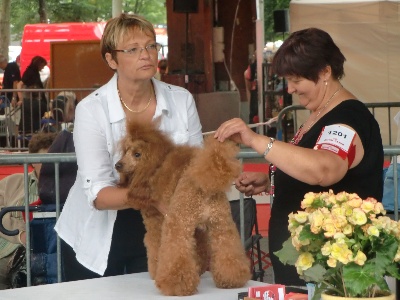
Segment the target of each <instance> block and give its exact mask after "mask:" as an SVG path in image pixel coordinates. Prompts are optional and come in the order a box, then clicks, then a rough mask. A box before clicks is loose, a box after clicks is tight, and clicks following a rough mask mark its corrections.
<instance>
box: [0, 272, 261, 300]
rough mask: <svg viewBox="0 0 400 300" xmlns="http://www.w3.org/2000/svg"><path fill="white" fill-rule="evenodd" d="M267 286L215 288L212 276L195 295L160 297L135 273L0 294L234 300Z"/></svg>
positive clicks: (73, 299)
mask: <svg viewBox="0 0 400 300" xmlns="http://www.w3.org/2000/svg"><path fill="white" fill-rule="evenodd" d="M260 285H266V283H263V282H258V281H249V282H248V283H247V285H246V286H245V287H243V288H240V289H218V288H216V287H215V285H214V282H213V279H212V277H211V274H210V273H209V272H206V273H205V274H203V275H202V277H201V282H200V285H199V287H198V293H197V294H195V295H193V296H187V297H172V296H168V297H167V296H163V295H162V294H161V293H160V292H159V290H158V289H157V287H156V286H155V284H154V281H153V280H151V279H150V276H149V274H148V273H147V272H146V273H136V274H128V275H121V276H113V277H103V278H98V279H89V280H81V281H73V282H63V283H54V284H47V285H39V286H31V287H25V288H18V289H12V290H2V291H0V299H1V300H27V299H46V300H82V299H85V300H116V299H118V300H120V299H146V300H158V299H160V300H161V299H167V300H170V299H179V300H186V299H190V300H191V299H198V300H204V299H207V300H221V299H223V300H237V299H238V293H240V292H245V291H247V288H248V287H249V286H260Z"/></svg>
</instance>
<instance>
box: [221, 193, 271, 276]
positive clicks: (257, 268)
mask: <svg viewBox="0 0 400 300" xmlns="http://www.w3.org/2000/svg"><path fill="white" fill-rule="evenodd" d="M229 202H230V205H231V212H232V218H233V221H234V222H235V224H236V227H237V229H238V231H239V233H240V200H231V201H229ZM253 231H254V233H253ZM244 234H245V243H244V249H245V250H246V252H247V255H248V256H249V257H250V259H251V270H252V274H253V275H252V280H259V281H263V279H264V273H265V271H264V268H263V261H264V260H265V259H264V257H263V251H261V245H260V240H261V239H262V238H263V237H262V235H261V234H260V233H259V231H258V223H257V206H256V200H254V199H253V198H244ZM254 252H256V253H254Z"/></svg>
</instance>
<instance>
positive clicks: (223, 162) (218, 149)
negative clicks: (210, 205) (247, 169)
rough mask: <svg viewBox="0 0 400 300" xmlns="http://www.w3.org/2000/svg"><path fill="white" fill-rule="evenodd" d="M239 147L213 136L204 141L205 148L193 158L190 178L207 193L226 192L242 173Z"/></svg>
mask: <svg viewBox="0 0 400 300" xmlns="http://www.w3.org/2000/svg"><path fill="white" fill-rule="evenodd" d="M238 153H239V147H238V146H237V145H236V144H235V143H234V142H232V141H230V140H226V141H225V142H223V143H221V142H219V141H218V140H216V139H215V138H214V137H213V136H207V137H206V138H205V139H204V148H203V149H201V150H200V151H199V152H198V153H197V155H196V156H195V157H194V158H193V160H192V162H191V165H190V170H188V172H189V176H190V177H191V178H193V181H194V182H195V184H196V185H198V187H199V188H201V189H202V190H203V191H205V192H207V193H216V192H221V191H223V192H225V191H227V190H228V189H229V187H230V186H231V185H232V184H233V181H234V180H235V179H236V178H237V177H238V176H239V174H240V171H241V165H240V161H239V160H238V159H237V154H238Z"/></svg>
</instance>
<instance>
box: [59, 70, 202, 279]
mask: <svg viewBox="0 0 400 300" xmlns="http://www.w3.org/2000/svg"><path fill="white" fill-rule="evenodd" d="M152 81H153V85H154V89H155V93H156V98H157V106H156V111H155V114H154V116H153V119H154V118H157V117H159V116H162V118H161V124H160V129H161V130H162V131H164V132H166V133H168V135H169V136H170V137H171V139H172V140H173V141H174V142H175V143H176V144H188V145H193V146H201V145H202V144H203V136H202V133H201V124H200V119H199V116H198V113H197V109H196V105H195V102H194V99H193V96H192V95H191V94H190V93H189V92H188V91H187V90H186V89H184V88H181V87H178V86H174V85H170V84H166V83H164V82H161V81H158V80H156V79H154V78H153V79H152ZM125 132H126V128H125V112H124V110H123V108H122V105H121V103H120V101H119V97H118V93H117V75H116V74H115V75H114V76H113V77H112V78H111V80H110V81H109V82H108V83H107V84H105V85H104V86H102V87H100V88H99V89H98V90H96V91H94V92H93V93H91V94H90V95H89V96H87V97H86V98H85V99H83V100H82V101H80V102H79V104H78V105H77V107H76V113H75V124H74V144H75V151H76V156H77V162H78V174H77V178H76V180H75V183H74V185H73V186H72V188H71V190H70V191H69V194H68V197H67V200H66V202H65V205H64V208H63V210H62V213H61V215H60V218H59V219H58V221H57V224H56V226H55V229H56V231H57V233H58V234H59V236H60V237H61V238H62V239H63V240H64V241H65V242H66V243H68V244H69V245H70V246H71V247H72V248H73V249H74V251H75V253H76V258H77V260H78V261H79V262H80V263H81V264H82V265H83V266H85V267H86V268H88V269H89V270H92V271H93V272H96V273H98V274H100V275H103V274H104V272H105V270H106V268H107V259H108V254H109V251H110V246H111V237H112V232H113V227H114V222H115V219H116V217H117V210H97V209H95V208H94V206H93V201H94V200H95V199H96V197H97V194H98V192H99V191H100V190H101V189H103V188H104V187H107V186H115V185H116V183H117V182H118V179H119V175H118V172H117V171H116V170H115V168H114V165H115V163H116V162H117V161H118V160H119V159H120V151H119V148H118V143H119V141H120V140H121V138H122V137H123V136H124V134H125Z"/></svg>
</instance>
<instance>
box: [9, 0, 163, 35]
mask: <svg viewBox="0 0 400 300" xmlns="http://www.w3.org/2000/svg"><path fill="white" fill-rule="evenodd" d="M45 3H46V5H45V8H46V14H47V18H48V22H49V23H61V22H98V21H106V20H108V19H110V18H111V17H112V0H46V1H45ZM38 9H39V1H38V0H12V2H11V14H10V20H11V34H12V35H13V39H14V40H18V39H20V38H21V36H22V32H23V28H24V26H25V25H26V24H34V23H39V22H40V18H39V13H38ZM122 9H123V11H124V12H130V13H135V14H140V15H143V16H145V17H146V18H147V19H148V20H149V21H150V22H152V23H153V24H166V23H167V17H166V15H167V13H166V8H165V0H125V1H123V7H122Z"/></svg>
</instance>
